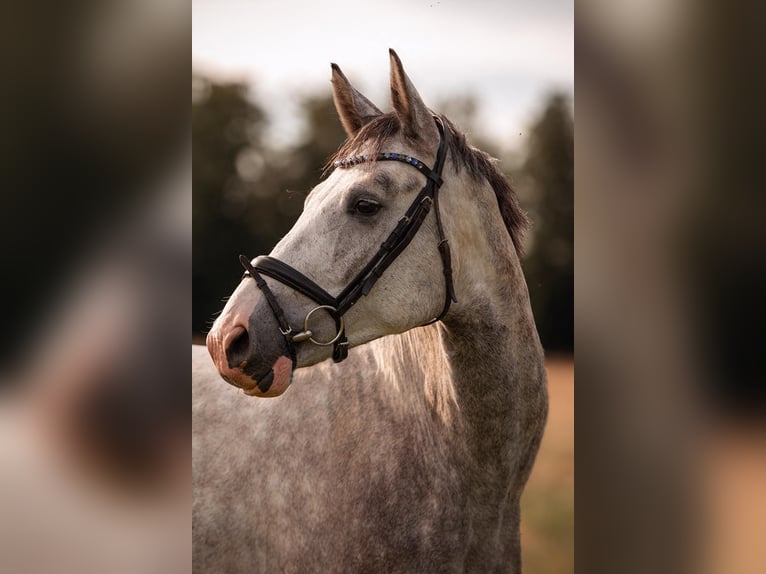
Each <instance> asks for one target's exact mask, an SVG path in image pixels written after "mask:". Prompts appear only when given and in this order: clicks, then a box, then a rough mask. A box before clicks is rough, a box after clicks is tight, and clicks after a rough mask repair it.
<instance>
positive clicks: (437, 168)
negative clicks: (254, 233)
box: [239, 116, 457, 367]
mask: <svg viewBox="0 0 766 574" xmlns="http://www.w3.org/2000/svg"><path fill="white" fill-rule="evenodd" d="M434 121H435V122H436V126H437V128H438V129H439V136H440V141H439V149H438V151H437V153H436V163H435V164H434V168H433V169H431V168H429V167H428V166H427V165H426V164H424V163H423V162H422V161H420V160H419V159H416V158H414V157H412V156H409V155H405V154H401V153H391V152H386V153H380V154H378V155H377V156H375V157H374V158H372V157H369V156H367V155H358V156H352V157H348V158H343V159H339V160H337V161H335V162H334V163H333V166H334V167H336V168H349V167H353V166H355V165H358V164H361V163H366V162H370V161H400V162H403V163H406V164H408V165H411V166H412V167H414V168H415V169H417V170H418V171H419V172H421V173H422V174H423V175H425V177H426V184H425V186H423V189H421V190H420V193H418V195H417V197H416V198H415V200H414V201H413V202H412V204H411V205H410V207H409V208H408V209H407V211H406V212H405V214H404V216H403V217H402V218H401V219H400V220H399V222H398V223H397V224H396V227H395V228H394V230H393V231H392V232H391V233H390V234H389V236H388V237H387V238H386V240H385V241H384V242H383V243H382V244H381V246H380V249H378V252H377V253H376V254H375V255H374V256H373V257H372V259H370V261H369V263H367V265H365V267H364V269H362V270H361V271H360V272H359V273H358V274H357V275H356V277H354V279H353V280H352V281H351V282H350V283H349V284H348V285H347V286H346V287H345V288H344V289H343V291H341V292H340V294H339V295H338V296H337V297H333V296H332V295H330V294H329V293H328V292H327V291H325V290H324V289H322V288H321V287H320V286H319V285H317V284H316V283H315V282H314V281H312V280H311V279H309V278H308V277H306V276H305V275H303V274H302V273H301V272H300V271H298V270H296V269H294V268H293V267H291V266H289V265H288V264H286V263H283V262H282V261H280V260H279V259H275V258H274V257H268V256H266V255H262V256H260V257H258V258H256V259H255V262H254V263H250V260H249V259H248V258H247V257H245V256H244V255H240V256H239V261H240V263H241V264H242V266H243V267H244V268H245V276H248V275H249V276H251V277H252V278H253V279H255V284H256V285H257V286H258V288H259V289H260V290H261V292H263V295H264V297H265V299H266V301H267V302H268V304H269V307H271V311H272V312H273V313H274V317H275V318H276V320H277V323H278V324H279V330H280V332H281V333H282V335H283V336H284V338H285V341H286V342H287V350H288V352H289V354H290V358H291V359H292V361H293V367H294V366H295V362H296V351H295V344H296V343H303V342H306V341H309V342H311V343H314V344H315V345H320V346H329V345H332V346H333V355H332V358H333V361H335V362H336V363H339V362H341V361H343V360H344V359H346V357H348V339H347V338H346V328H345V324H344V322H343V315H345V314H346V312H347V311H348V310H349V309H351V307H353V306H354V304H355V303H356V302H357V301H358V300H359V299H360V298H361V297H364V296H367V295H368V294H369V293H370V291H371V290H372V288H373V286H374V285H375V283H376V282H377V280H378V279H380V277H381V276H382V275H383V272H384V271H385V270H386V269H388V267H389V266H390V265H391V264H392V263H393V262H394V261H395V260H396V258H397V257H399V255H400V254H401V253H402V251H404V249H405V248H406V247H407V246H408V245H409V244H410V242H411V241H412V239H413V237H415V234H416V233H417V232H418V230H419V229H420V227H421V225H422V224H423V221H424V220H425V218H426V216H427V215H428V212H429V211H430V210H431V206H433V207H434V213H435V215H436V228H437V230H438V233H439V253H440V254H441V259H442V270H443V272H444V283H445V298H444V307H443V308H442V312H441V313H439V316H438V317H436V318H434V319H432V320H431V321H428V322H427V323H425V325H430V324H431V323H435V322H436V321H439V320H441V319H442V318H443V317H444V316H445V315H446V314H447V311H449V308H450V305H451V304H452V302H453V301H454V302H455V303H457V298H456V297H455V290H454V286H453V282H452V258H451V255H450V248H449V242H448V241H447V238H446V237H445V236H444V226H443V225H442V220H441V214H440V213H439V187H441V185H442V177H441V174H442V169H443V168H444V162H445V159H446V155H447V150H448V148H449V129H448V128H445V127H444V124H443V122H442V120H441V118H439V117H436V116H434ZM262 275H266V276H267V277H271V278H272V279H276V280H277V281H279V282H280V283H282V284H284V285H287V286H288V287H290V288H291V289H293V290H295V291H298V292H299V293H301V294H302V295H305V296H306V297H308V298H309V299H311V300H312V301H314V302H315V303H317V305H318V306H317V307H314V308H313V309H312V310H311V311H309V312H308V313H307V314H306V317H305V319H304V320H303V330H302V331H300V332H298V333H295V332H294V331H293V329H292V327H291V326H290V323H289V322H288V321H287V318H286V317H285V313H284V311H283V310H282V307H281V306H280V304H279V301H278V300H277V298H276V297H275V296H274V293H273V292H272V291H271V288H270V287H269V285H268V283H266V281H265V280H264V279H263V277H262ZM320 310H322V311H325V312H327V313H328V314H329V315H330V316H331V317H332V318H333V319H334V320H335V330H336V333H335V336H334V337H333V338H332V339H331V340H329V341H318V340H316V339H315V338H314V334H313V333H312V331H311V330H310V329H309V323H310V319H311V317H312V316H313V315H314V314H315V313H316V312H317V311H320Z"/></svg>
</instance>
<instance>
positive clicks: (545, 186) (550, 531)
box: [192, 0, 574, 574]
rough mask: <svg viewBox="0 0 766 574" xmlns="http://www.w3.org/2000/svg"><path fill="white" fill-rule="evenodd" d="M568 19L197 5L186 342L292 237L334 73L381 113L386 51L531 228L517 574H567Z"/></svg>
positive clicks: (450, 10) (329, 127)
mask: <svg viewBox="0 0 766 574" xmlns="http://www.w3.org/2000/svg"><path fill="white" fill-rule="evenodd" d="M573 11H574V8H573V5H572V2H571V1H570V0H564V1H561V0H545V1H542V2H541V1H528V2H493V1H488V0H484V1H482V2H475V3H466V2H457V1H449V0H442V1H435V0H427V1H423V2H411V1H407V2H404V1H393V2H365V3H362V4H354V6H353V9H349V5H348V3H346V2H340V1H338V0H331V1H329V2H322V3H308V2H304V3H301V2H279V3H268V2H261V3H249V2H240V1H236V0H223V1H217V2H205V1H198V2H197V1H195V2H194V22H193V43H192V45H193V53H192V61H193V69H194V71H193V74H194V77H193V80H192V144H193V166H194V169H193V183H194V186H193V187H194V207H193V209H194V225H193V242H194V263H193V280H192V282H193V301H194V305H193V325H192V326H193V340H194V341H195V342H198V343H202V342H203V341H204V335H205V333H206V332H207V330H208V329H209V327H210V325H211V324H212V321H213V319H214V318H215V316H216V314H217V312H219V311H220V310H221V309H222V307H223V304H224V298H225V297H227V296H228V295H229V294H230V293H231V292H232V291H233V290H234V288H235V287H236V286H237V284H238V283H239V281H240V278H241V267H240V265H239V263H238V261H237V256H238V255H239V254H240V253H244V254H246V255H248V256H250V257H254V256H256V255H258V254H266V253H269V252H270V251H271V249H272V248H273V246H274V245H275V244H276V243H277V241H278V240H279V239H280V238H281V237H282V236H283V235H285V234H286V233H287V232H288V231H289V230H290V228H291V227H292V225H293V223H294V222H295V220H296V219H297V218H298V216H299V215H300V213H301V211H302V209H303V201H304V199H305V196H306V194H307V193H308V192H309V191H310V190H311V188H312V187H313V186H315V185H316V184H317V183H318V182H319V180H320V176H321V171H322V166H323V165H324V164H325V163H326V161H327V159H328V158H329V156H330V155H331V154H332V153H333V152H335V151H336V150H337V149H338V147H339V146H340V145H341V143H342V142H343V141H344V139H345V134H344V131H343V128H342V126H341V124H340V121H339V120H338V117H337V113H336V112H335V108H334V106H333V101H332V92H331V85H330V63H331V62H335V63H337V64H338V65H339V66H340V67H341V68H342V69H343V71H344V73H345V74H346V75H347V76H348V78H349V79H350V80H351V82H352V83H353V84H354V86H355V87H356V88H358V89H359V90H360V91H362V92H363V93H364V94H365V95H366V96H368V97H369V98H371V99H372V100H373V101H374V102H375V103H376V104H377V105H378V106H379V107H380V108H381V109H384V110H387V109H390V104H389V81H388V74H389V62H388V48H389V47H391V48H394V49H395V50H397V52H398V54H399V55H400V57H401V58H402V61H403V62H404V66H405V69H406V70H407V73H408V74H409V76H410V77H411V78H412V80H413V82H414V83H415V85H416V86H417V89H418V91H419V92H420V94H421V96H422V97H423V98H424V100H425V101H426V103H427V104H428V105H429V106H430V107H431V108H432V109H433V110H435V111H437V112H442V113H444V114H445V115H447V117H449V118H450V119H451V120H452V121H453V122H455V123H456V124H457V126H458V127H459V128H460V129H461V130H462V131H464V132H466V133H467V134H468V137H469V142H470V143H472V144H473V145H474V146H476V147H479V148H480V149H482V150H485V151H487V152H489V153H490V154H491V155H493V156H494V157H496V158H498V159H499V160H500V168H501V170H502V171H503V172H504V173H505V174H506V175H507V176H508V178H509V180H510V181H511V183H512V186H513V187H514V189H515V190H516V192H517V194H518V196H519V199H520V201H521V204H522V207H523V208H524V209H525V210H526V211H527V212H528V213H529V216H530V219H531V221H532V227H531V229H530V230H529V232H528V234H527V237H526V242H525V243H526V252H527V256H526V258H525V259H524V270H525V273H526V276H527V281H528V283H529V287H530V292H531V299H532V304H533V310H534V314H535V318H536V320H537V325H538V329H539V332H540V336H541V338H542V341H543V344H544V346H545V349H546V352H547V354H548V357H549V360H548V363H549V365H548V371H549V385H550V393H551V403H552V404H551V422H550V424H549V427H548V431H547V433H546V436H545V439H544V443H543V446H542V450H541V453H540V457H539V462H538V464H537V466H536V468H535V471H534V474H533V476H532V479H531V481H530V484H529V487H528V488H527V491H526V493H525V497H524V506H525V507H524V511H523V512H524V513H523V518H522V523H523V536H524V540H525V543H524V552H525V557H524V560H525V567H526V571H527V572H530V573H533V574H534V573H548V572H561V573H565V572H572V571H573V560H574V558H573V543H574V531H573V528H574V503H573V447H574V437H573V420H574V419H573V406H574V405H573V360H572V352H573V346H574V340H573V337H574V327H573V315H574V301H573V298H574V294H573V281H574V265H573V263H574V262H573V258H574V237H573V234H574V188H573V186H574V173H573V169H574V149H573V146H574V126H573V109H574V103H573V99H572V97H573V82H574V78H573V65H574V62H573V49H574V38H573V32H574V22H573V18H574V13H573Z"/></svg>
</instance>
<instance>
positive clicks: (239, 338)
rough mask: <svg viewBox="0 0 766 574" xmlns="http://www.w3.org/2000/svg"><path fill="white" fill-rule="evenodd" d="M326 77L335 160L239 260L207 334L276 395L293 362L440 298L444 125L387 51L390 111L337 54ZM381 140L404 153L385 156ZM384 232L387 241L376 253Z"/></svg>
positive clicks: (421, 310)
mask: <svg viewBox="0 0 766 574" xmlns="http://www.w3.org/2000/svg"><path fill="white" fill-rule="evenodd" d="M332 83H333V96H334V100H335V105H336V108H337V111H338V114H339V116H340V119H341V122H342V123H343V126H344V128H345V130H346V132H347V133H348V136H349V139H348V141H347V142H346V143H345V144H344V146H343V148H342V149H341V150H340V151H339V153H338V158H339V161H336V162H335V163H336V169H335V170H334V171H333V172H332V173H331V175H329V177H327V178H326V179H325V180H324V181H322V182H321V183H320V184H319V185H317V186H316V187H315V188H314V189H313V190H312V191H311V193H310V194H309V195H308V197H307V199H306V202H305V208H304V211H303V214H302V215H301V217H300V218H299V219H298V221H297V222H296V224H295V226H294V227H293V228H292V230H291V231H290V232H289V233H288V234H287V235H286V236H285V237H284V238H283V239H282V240H281V241H280V242H279V243H278V244H277V246H276V247H275V248H274V250H273V252H272V253H271V256H270V257H269V258H258V259H256V260H253V261H252V262H250V261H247V260H246V261H244V262H243V264H244V265H245V267H246V269H248V270H249V272H248V273H246V275H245V277H243V280H242V282H241V283H240V285H239V286H238V287H237V289H236V290H235V291H234V293H233V294H232V296H231V298H230V299H229V301H228V303H227V304H226V307H225V308H224V310H223V312H222V313H221V315H220V316H219V317H218V319H217V320H216V321H215V323H214V325H213V328H212V330H211V331H210V334H209V335H208V338H207V346H208V349H209V351H210V354H211V356H212V357H213V360H214V362H215V364H216V366H217V368H218V370H219V371H220V373H221V375H222V376H223V377H224V378H225V379H226V380H227V381H229V382H231V383H233V384H235V385H236V386H239V387H241V388H242V389H244V390H245V392H246V393H247V394H250V395H255V396H277V395H280V394H282V393H283V392H284V391H285V389H286V388H287V386H288V385H289V384H290V381H291V378H292V370H293V368H294V367H305V366H309V365H313V364H315V363H318V362H320V361H323V360H325V359H327V358H329V357H330V356H334V358H335V360H336V361H337V360H342V358H343V357H344V356H345V353H347V352H348V348H349V347H354V346H356V345H361V344H363V343H366V342H368V341H371V340H373V339H377V338H379V337H382V336H385V335H389V334H394V333H402V332H404V331H407V330H409V329H412V328H414V327H417V326H420V325H423V324H424V323H427V322H429V321H431V320H433V319H434V318H436V317H439V316H440V315H441V314H442V313H443V312H444V311H446V309H447V308H448V307H449V302H450V299H451V298H450V296H449V295H450V292H451V289H452V287H451V269H450V265H449V248H448V247H447V245H446V243H444V239H445V236H444V233H443V232H442V231H441V229H440V227H441V225H440V223H438V222H437V212H438V202H437V203H436V205H434V201H436V200H437V199H438V196H437V195H436V194H437V193H438V190H439V177H438V175H437V174H436V173H435V172H437V171H441V168H440V167H439V164H440V163H441V162H443V161H446V159H448V158H447V156H449V154H448V153H447V148H448V146H447V144H446V142H444V137H445V136H444V134H443V132H445V131H446V132H448V131H449V127H443V128H442V124H441V123H440V122H439V120H437V119H435V117H434V116H433V114H432V113H431V111H430V110H429V109H428V108H427V107H426V105H425V104H424V103H423V101H422V100H421V98H420V96H419V95H418V93H417V91H416V90H415V87H414V86H413V85H412V83H411V81H410V79H409V78H408V77H407V75H406V74H405V73H404V70H403V68H402V64H401V61H400V60H399V58H398V57H397V55H396V54H395V53H394V52H393V51H392V52H391V100H392V104H393V111H392V112H390V113H387V114H384V113H382V112H381V111H380V110H379V109H378V108H377V107H375V105H373V104H372V103H371V102H370V101H369V100H368V99H367V98H365V97H364V96H363V95H362V94H360V93H359V92H358V91H357V90H356V89H354V88H353V87H352V86H351V84H350V83H349V82H348V80H347V79H346V77H345V76H344V75H343V73H342V72H341V71H340V69H339V68H338V67H337V66H335V65H333V67H332ZM440 148H441V149H440ZM384 152H395V153H396V154H399V156H401V157H399V156H397V157H396V158H391V157H387V158H385V160H389V159H396V160H397V161H385V160H384V158H383V156H381V155H378V154H381V153H384ZM437 152H438V153H439V155H441V156H442V158H440V159H439V161H437V159H438V158H437ZM348 158H352V159H351V160H348ZM429 168H430V169H429ZM431 170H433V171H431ZM429 175H430V177H429ZM444 177H445V180H447V181H445V183H444V185H443V186H442V193H444V190H445V189H449V188H451V187H452V185H451V184H450V182H449V181H448V180H449V177H448V175H447V171H446V170H445V171H444ZM426 188H429V189H426ZM426 196H428V197H426ZM423 198H425V199H423ZM421 203H422V205H421ZM413 210H414V211H413ZM405 214H408V215H407V217H406V218H405V217H404V216H405ZM416 219H419V220H420V221H414V220H416ZM451 220H452V218H451V219H450V221H451ZM420 223H422V225H420ZM395 229H398V230H399V232H398V233H393V234H392V232H393V231H394V230H395ZM383 243H387V244H388V247H389V250H388V252H387V253H383V255H382V256H381V252H380V251H379V249H380V248H381V244H383ZM440 243H441V244H443V245H442V247H441V248H440V247H439V246H440ZM384 251H385V250H384ZM445 252H446V254H445ZM376 257H377V259H376ZM376 261H377V263H378V264H377V265H375V264H374V263H375V262H376ZM370 262H373V265H372V266H373V267H377V272H376V271H375V270H371V269H370V265H369V264H370ZM296 271H297V272H298V273H297V274H296V273H295V272H296ZM264 284H265V285H266V286H265V287H264ZM373 284H374V287H373ZM317 289H318V290H319V291H320V292H321V291H322V290H323V291H324V292H325V293H324V294H322V293H319V294H317ZM355 289H356V290H355ZM339 295H340V297H339ZM328 298H329V299H328ZM331 299H334V300H331ZM341 299H343V300H341ZM445 300H446V303H445ZM320 305H326V306H327V307H322V308H319V309H318V307H320ZM333 340H335V341H334V342H333V343H332V344H328V345H323V344H322V343H330V342H332V341H333Z"/></svg>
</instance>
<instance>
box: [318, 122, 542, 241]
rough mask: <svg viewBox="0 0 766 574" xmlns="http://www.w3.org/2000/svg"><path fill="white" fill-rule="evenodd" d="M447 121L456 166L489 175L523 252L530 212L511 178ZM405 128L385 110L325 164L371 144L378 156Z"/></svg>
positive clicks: (480, 175)
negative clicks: (528, 213)
mask: <svg viewBox="0 0 766 574" xmlns="http://www.w3.org/2000/svg"><path fill="white" fill-rule="evenodd" d="M440 118H441V119H442V121H443V123H444V125H445V126H446V127H447V129H448V130H449V131H450V136H451V137H450V146H449V152H450V157H451V158H452V162H453V164H454V165H455V169H456V170H457V171H458V172H459V171H460V170H461V169H463V168H465V169H466V170H467V171H468V174H469V175H470V176H471V177H472V178H473V179H475V180H476V181H481V180H482V179H486V180H487V182H488V183H489V185H490V186H491V187H492V190H493V191H494V192H495V197H496V198H497V206H498V208H499V209H500V214H501V215H502V217H503V222H504V223H505V227H506V229H508V233H509V234H510V236H511V240H512V241H513V245H514V247H515V248H516V252H517V253H518V254H519V256H521V255H522V253H523V247H522V239H523V236H524V231H525V230H526V228H527V225H528V219H527V215H526V213H524V211H523V210H522V209H521V207H520V206H519V202H518V199H517V198H516V194H515V193H514V191H513V190H512V189H511V186H510V184H509V183H508V180H507V179H506V178H505V176H504V175H503V174H502V173H500V171H499V170H498V169H497V167H496V163H497V160H496V159H494V158H492V157H491V156H490V155H489V154H487V153H485V152H483V151H481V150H478V149H476V148H475V147H473V146H471V145H469V144H468V142H467V141H466V137H465V134H463V133H461V132H460V131H458V130H457V129H456V128H455V126H454V125H453V124H452V122H450V121H449V120H448V119H447V118H445V117H444V116H440ZM400 130H401V122H400V121H399V117H398V116H397V115H396V114H395V113H394V112H389V113H387V114H381V115H379V116H377V117H376V118H374V119H373V120H371V121H370V122H368V123H367V124H365V125H364V126H363V127H362V128H361V129H360V130H359V131H358V132H357V133H356V134H355V135H354V137H351V138H349V139H347V140H346V141H345V142H344V143H343V145H342V146H341V147H340V149H339V150H338V151H337V152H335V154H333V156H332V157H331V158H330V160H329V161H328V163H327V166H326V168H325V170H326V171H328V170H329V169H330V168H331V166H332V165H333V162H334V161H335V160H336V159H340V158H344V157H348V156H351V155H354V154H357V153H359V151H360V149H361V148H362V147H363V146H364V147H368V146H369V147H368V153H370V154H371V155H373V156H375V155H377V154H378V153H380V152H381V151H383V146H384V145H385V142H386V141H388V140H389V138H391V137H393V136H395V135H396V134H398V133H399V131H400Z"/></svg>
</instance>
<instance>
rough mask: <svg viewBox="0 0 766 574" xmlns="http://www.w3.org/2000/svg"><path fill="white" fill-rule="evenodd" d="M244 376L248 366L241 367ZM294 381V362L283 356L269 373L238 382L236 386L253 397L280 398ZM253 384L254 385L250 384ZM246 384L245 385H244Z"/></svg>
mask: <svg viewBox="0 0 766 574" xmlns="http://www.w3.org/2000/svg"><path fill="white" fill-rule="evenodd" d="M240 369H241V370H242V372H243V374H244V373H247V366H246V365H245V364H242V365H240ZM292 380H293V362H292V361H291V360H290V358H289V357H287V356H285V355H282V356H281V357H279V358H278V359H277V360H276V361H275V362H274V365H273V366H272V367H271V369H269V371H268V372H267V373H266V374H264V375H263V376H261V377H258V378H257V379H256V378H254V377H253V378H250V377H248V378H247V379H246V380H242V379H240V380H238V381H237V382H235V383H234V384H235V385H236V386H238V387H239V388H240V389H242V391H243V392H244V393H245V394H246V395H248V396H251V397H278V396H279V395H281V394H282V393H284V392H285V391H286V390H287V387H289V386H290V383H291V382H292ZM251 382H252V384H250V383H251ZM243 383H245V384H243Z"/></svg>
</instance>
